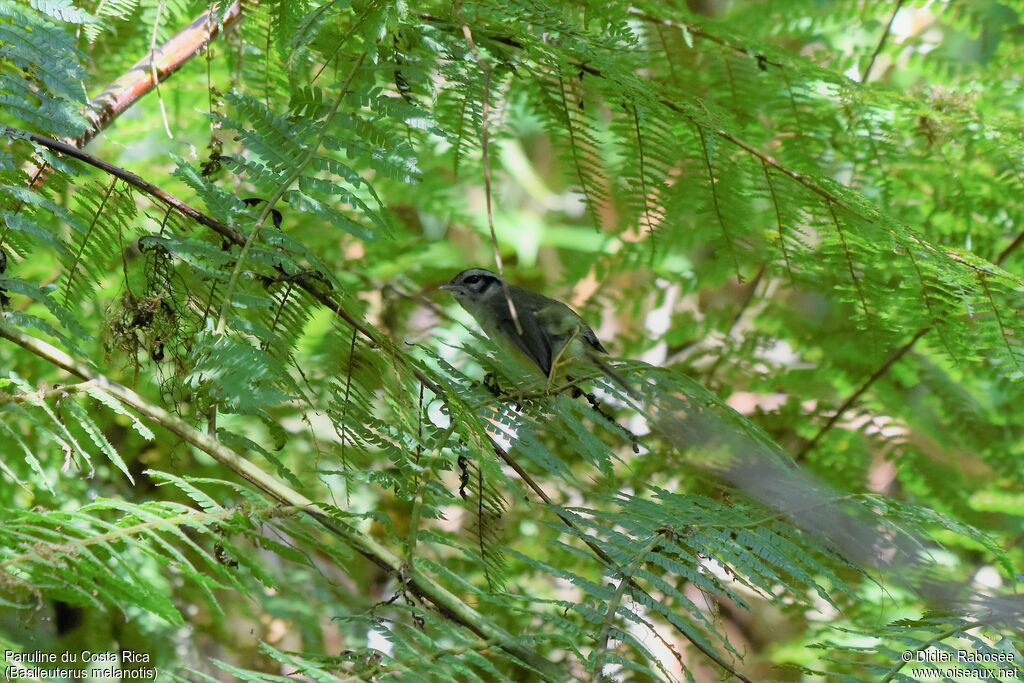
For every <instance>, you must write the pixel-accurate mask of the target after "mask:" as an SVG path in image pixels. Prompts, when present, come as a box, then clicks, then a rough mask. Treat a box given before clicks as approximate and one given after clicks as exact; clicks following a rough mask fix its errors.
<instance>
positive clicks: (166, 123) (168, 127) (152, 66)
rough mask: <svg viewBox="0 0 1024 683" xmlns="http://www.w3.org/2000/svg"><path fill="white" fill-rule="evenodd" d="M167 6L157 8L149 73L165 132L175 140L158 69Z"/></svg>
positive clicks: (151, 41) (164, 2) (150, 46)
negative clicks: (158, 39)
mask: <svg viewBox="0 0 1024 683" xmlns="http://www.w3.org/2000/svg"><path fill="white" fill-rule="evenodd" d="M166 4H167V0H160V2H159V4H157V6H156V18H155V19H154V20H153V34H152V36H150V39H149V72H150V76H151V77H152V79H153V87H154V88H156V99H157V101H158V102H159V103H160V116H161V118H162V119H163V121H164V132H166V133H167V137H169V138H170V139H171V140H173V139H174V134H173V133H171V122H170V121H168V120H167V107H166V106H164V96H163V94H162V93H161V92H160V74H159V72H158V71H157V68H156V59H155V55H156V36H157V32H158V31H159V29H160V15H161V14H163V12H164V6H165V5H166Z"/></svg>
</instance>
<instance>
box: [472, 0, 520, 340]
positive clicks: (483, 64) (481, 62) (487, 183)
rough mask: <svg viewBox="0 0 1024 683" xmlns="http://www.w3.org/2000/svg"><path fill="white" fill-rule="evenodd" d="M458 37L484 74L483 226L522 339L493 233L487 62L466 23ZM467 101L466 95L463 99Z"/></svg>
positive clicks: (481, 145)
mask: <svg viewBox="0 0 1024 683" xmlns="http://www.w3.org/2000/svg"><path fill="white" fill-rule="evenodd" d="M456 11H457V12H461V6H459V5H456ZM462 35H463V36H465V37H466V44H467V45H469V51H470V52H471V53H472V54H473V59H475V60H476V63H477V65H478V66H479V67H480V70H481V71H483V72H484V92H483V102H482V103H481V109H480V162H481V164H482V165H483V167H484V199H485V201H486V202H487V227H488V228H490V231H491V249H493V251H494V263H495V265H496V266H497V268H498V279H499V280H500V281H501V291H502V294H504V295H505V303H506V304H507V305H508V311H509V313H510V314H511V315H512V322H513V323H514V324H515V326H516V334H518V335H519V336H520V337H521V336H523V325H522V323H521V322H519V312H518V311H516V305H515V302H513V301H512V293H511V292H510V291H509V288H508V282H506V281H505V266H504V264H503V263H502V261H501V250H500V249H499V248H498V236H497V234H496V233H495V231H494V208H493V206H492V201H491V155H490V147H491V146H490V140H489V138H488V132H489V123H490V121H489V117H488V114H489V113H490V102H491V72H492V71H493V69H492V67H491V64H490V62H488V61H487V60H486V59H484V56H483V55H482V54H480V50H478V49H477V47H476V43H474V42H473V32H472V31H471V30H470V28H469V24H465V23H464V24H463V25H462ZM466 97H467V98H468V97H469V95H467V96H466Z"/></svg>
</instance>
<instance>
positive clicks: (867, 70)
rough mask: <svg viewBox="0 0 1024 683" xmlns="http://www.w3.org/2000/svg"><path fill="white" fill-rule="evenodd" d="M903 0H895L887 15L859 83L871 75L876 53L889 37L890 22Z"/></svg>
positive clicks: (864, 81)
mask: <svg viewBox="0 0 1024 683" xmlns="http://www.w3.org/2000/svg"><path fill="white" fill-rule="evenodd" d="M903 2H904V0H897V2H896V7H894V8H893V10H892V16H891V17H889V23H888V24H886V25H885V30H884V31H882V37H881V38H879V39H878V45H877V46H876V47H875V51H874V52H872V53H871V59H869V60H868V64H867V66H865V67H864V73H863V75H861V77H860V82H861V83H867V82H868V77H869V76H871V67H873V66H874V65H875V60H876V59H878V55H879V54H880V53H881V52H882V48H884V47H885V41H886V40H888V39H889V34H890V33H892V24H893V22H894V21H896V15H897V14H899V13H900V9H902V8H903Z"/></svg>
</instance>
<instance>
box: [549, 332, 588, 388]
mask: <svg viewBox="0 0 1024 683" xmlns="http://www.w3.org/2000/svg"><path fill="white" fill-rule="evenodd" d="M579 332H580V331H579V328H576V329H574V330H573V331H572V336H570V337H569V338H568V339H566V340H565V343H564V344H562V346H561V347H559V349H558V353H557V354H555V357H554V358H553V359H551V369H550V370H548V391H549V392H550V391H551V385H552V383H554V381H555V374H556V373H557V372H558V365H559V363H561V361H562V356H563V355H564V354H565V350H566V349H567V348H569V346H570V345H571V344H572V343H573V342H574V341H576V335H578V334H579Z"/></svg>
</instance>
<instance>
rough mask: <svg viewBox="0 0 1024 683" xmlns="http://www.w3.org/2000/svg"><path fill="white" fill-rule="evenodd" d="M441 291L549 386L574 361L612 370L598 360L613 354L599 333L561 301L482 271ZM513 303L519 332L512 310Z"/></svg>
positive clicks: (453, 281)
mask: <svg viewBox="0 0 1024 683" xmlns="http://www.w3.org/2000/svg"><path fill="white" fill-rule="evenodd" d="M441 289H443V290H445V291H448V292H451V293H452V294H453V295H454V296H455V299H456V301H458V302H459V304H460V305H461V306H462V307H463V308H464V309H466V311H467V312H468V313H469V314H470V315H471V316H473V318H474V319H475V320H476V321H477V323H478V324H479V325H480V327H481V328H482V329H483V331H484V333H485V334H486V335H487V336H488V337H490V338H491V339H492V340H493V341H494V342H496V343H497V344H499V345H502V346H504V347H506V348H511V349H514V350H515V351H517V352H519V353H521V354H522V355H523V356H525V357H526V358H527V359H529V360H530V361H532V362H533V364H534V365H536V366H537V367H538V368H539V369H540V371H541V372H543V373H544V374H545V375H546V376H547V378H548V382H549V383H550V382H551V380H552V379H554V376H555V373H556V372H557V370H558V368H559V366H560V365H562V364H565V363H568V362H569V361H572V360H579V359H589V360H591V361H593V362H594V363H595V364H596V365H597V366H598V367H600V368H601V369H602V370H605V372H608V371H609V370H608V369H607V367H608V366H607V363H605V362H604V361H603V360H601V359H600V358H598V354H606V353H608V352H607V351H606V350H605V348H604V346H602V345H601V342H600V341H599V340H598V338H597V335H595V334H594V330H592V329H590V326H589V325H587V324H586V323H585V322H583V319H582V318H581V317H580V316H579V315H578V314H577V313H576V312H575V311H573V310H572V309H571V308H569V307H568V306H566V305H565V304H563V303H562V302H561V301H556V300H555V299H550V298H548V297H546V296H544V295H543V294H537V293H536V292H531V291H530V290H528V289H523V288H522V287H516V286H515V285H507V284H506V283H504V282H502V280H501V278H499V277H498V276H497V275H495V274H494V273H492V272H491V271H489V270H485V269H483V268H470V269H468V270H464V271H462V272H461V273H459V274H458V275H456V276H455V277H453V278H452V279H451V281H450V282H448V283H447V284H444V285H441ZM506 292H507V294H506ZM509 299H511V300H512V305H513V306H514V308H515V316H516V318H518V321H519V325H518V328H517V326H516V318H513V315H512V312H511V311H510V310H509V305H508V300H509ZM613 379H614V378H613Z"/></svg>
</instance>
